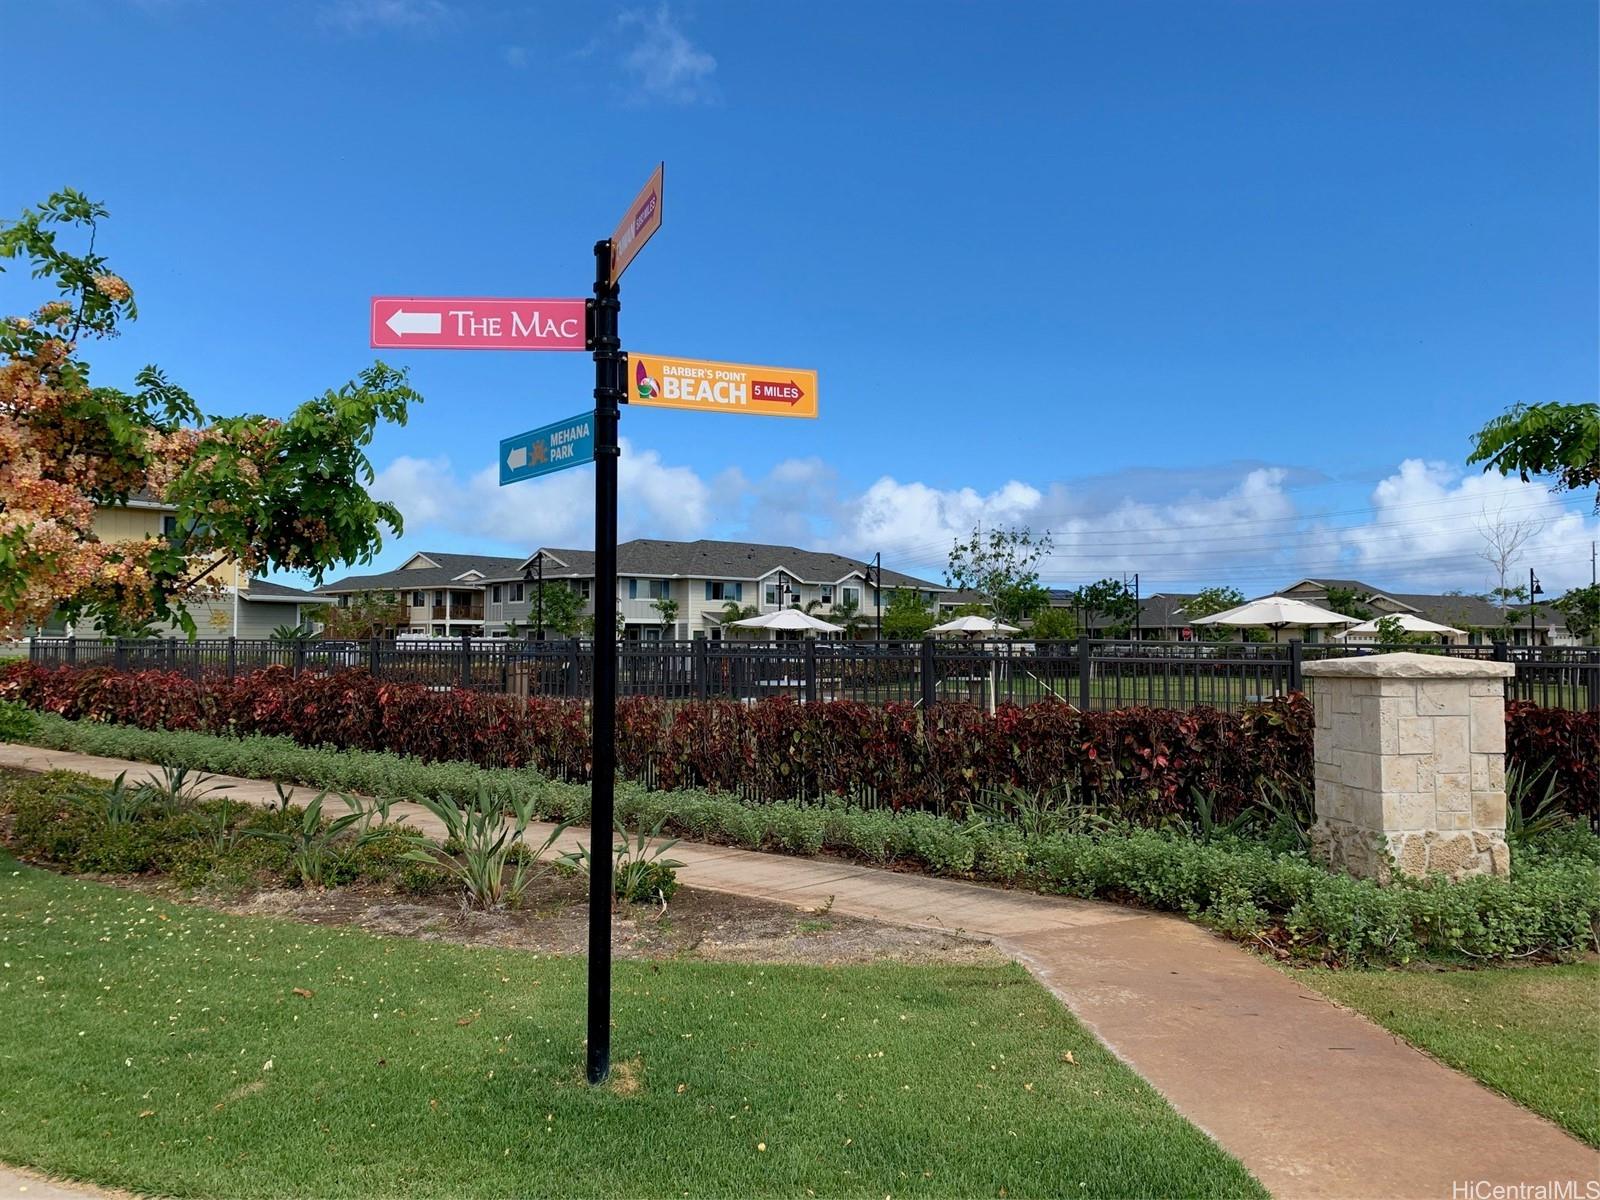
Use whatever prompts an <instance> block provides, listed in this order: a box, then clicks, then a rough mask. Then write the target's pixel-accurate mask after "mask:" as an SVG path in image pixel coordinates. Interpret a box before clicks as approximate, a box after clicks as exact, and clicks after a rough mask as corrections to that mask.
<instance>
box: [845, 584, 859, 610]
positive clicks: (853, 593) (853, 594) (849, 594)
mask: <svg viewBox="0 0 1600 1200" xmlns="http://www.w3.org/2000/svg"><path fill="white" fill-rule="evenodd" d="M844 602H845V603H846V604H854V605H856V606H857V607H860V605H861V589H860V588H857V587H847V588H845V589H844Z"/></svg>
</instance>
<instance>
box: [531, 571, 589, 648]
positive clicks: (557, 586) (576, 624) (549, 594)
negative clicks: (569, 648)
mask: <svg viewBox="0 0 1600 1200" xmlns="http://www.w3.org/2000/svg"><path fill="white" fill-rule="evenodd" d="M537 603H538V602H537V601H535V604H536V605H537ZM583 621H584V616H583V596H582V595H581V594H580V593H579V592H578V590H577V589H576V588H574V587H572V586H570V585H569V584H567V583H565V582H558V583H547V584H545V587H544V628H545V632H546V633H547V634H549V633H553V634H556V635H557V636H558V637H577V636H578V633H579V631H580V630H582V628H583ZM535 624H536V625H537V622H535Z"/></svg>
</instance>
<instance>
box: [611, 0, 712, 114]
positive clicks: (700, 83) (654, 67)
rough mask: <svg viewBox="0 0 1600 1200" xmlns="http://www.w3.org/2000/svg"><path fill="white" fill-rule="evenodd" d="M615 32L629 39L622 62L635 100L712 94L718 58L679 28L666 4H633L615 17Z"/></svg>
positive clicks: (684, 100) (679, 100) (688, 100)
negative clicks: (640, 6)
mask: <svg viewBox="0 0 1600 1200" xmlns="http://www.w3.org/2000/svg"><path fill="white" fill-rule="evenodd" d="M617 29H618V32H619V34H620V35H621V36H622V37H624V38H626V39H627V41H628V42H629V48H628V51H627V53H626V54H624V55H623V56H622V67H623V70H624V71H625V72H626V73H627V75H628V77H629V83H628V94H629V98H630V99H632V100H634V101H661V102H665V103H668V104H699V103H704V102H709V101H712V100H715V99H716V87H715V85H714V83H713V82H712V78H711V77H712V75H713V74H714V73H715V72H716V69H717V60H716V59H715V58H713V57H712V56H711V55H710V54H708V53H706V52H705V51H704V50H702V49H700V48H699V47H698V46H696V45H695V44H694V43H693V42H691V41H690V40H689V38H688V37H687V36H686V35H685V34H684V32H683V30H681V29H680V28H678V25H677V22H676V21H674V20H673V17H672V11H671V9H670V8H669V7H668V6H667V5H665V4H663V5H661V6H660V7H659V8H657V9H656V10H655V11H654V12H650V11H648V10H645V9H634V10H631V11H629V12H625V13H623V14H622V15H621V16H619V17H618V18H617Z"/></svg>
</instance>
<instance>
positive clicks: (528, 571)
mask: <svg viewBox="0 0 1600 1200" xmlns="http://www.w3.org/2000/svg"><path fill="white" fill-rule="evenodd" d="M533 561H534V562H535V563H536V564H538V568H539V570H538V573H537V574H535V573H534V569H533V568H532V567H524V568H523V569H522V578H523V580H524V582H527V583H533V582H534V581H535V580H537V581H538V583H537V585H536V590H535V593H534V603H535V605H536V606H537V607H536V609H535V611H536V612H537V614H538V615H537V616H536V617H535V618H534V625H535V628H536V629H537V630H538V632H537V633H536V634H535V635H534V636H535V637H536V638H537V639H538V640H539V641H541V642H542V641H544V551H543V550H541V551H539V553H537V554H535V555H534V556H533Z"/></svg>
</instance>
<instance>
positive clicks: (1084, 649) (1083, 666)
mask: <svg viewBox="0 0 1600 1200" xmlns="http://www.w3.org/2000/svg"><path fill="white" fill-rule="evenodd" d="M1093 679H1094V647H1092V646H1091V645H1090V644H1089V635H1088V634H1086V633H1082V634H1079V635H1078V710H1079V711H1080V712H1088V711H1089V709H1090V708H1091V707H1092V701H1093V699H1094V696H1093V695H1092V693H1093V691H1094V688H1093V687H1092V686H1091V684H1092V681H1093Z"/></svg>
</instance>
